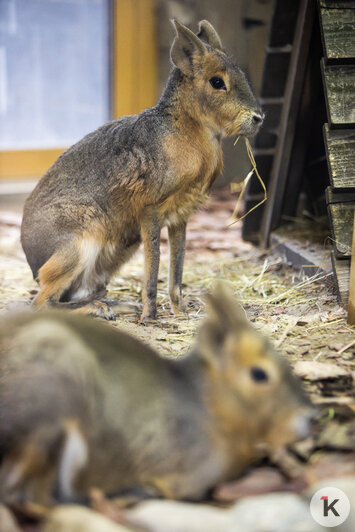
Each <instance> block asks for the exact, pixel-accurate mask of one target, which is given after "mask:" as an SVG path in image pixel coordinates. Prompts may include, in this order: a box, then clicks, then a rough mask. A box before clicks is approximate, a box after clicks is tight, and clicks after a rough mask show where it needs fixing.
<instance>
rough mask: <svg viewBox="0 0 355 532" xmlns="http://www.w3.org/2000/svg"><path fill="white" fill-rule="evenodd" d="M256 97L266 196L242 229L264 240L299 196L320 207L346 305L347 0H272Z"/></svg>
mask: <svg viewBox="0 0 355 532" xmlns="http://www.w3.org/2000/svg"><path fill="white" fill-rule="evenodd" d="M274 62H277V66H275V65H274ZM261 103H262V105H263V107H264V109H265V111H266V113H267V118H266V123H265V127H264V128H263V129H262V131H261V132H260V134H259V136H258V137H257V139H256V142H255V159H256V163H257V166H258V168H259V172H260V174H261V176H262V177H263V179H264V181H265V183H266V185H267V189H268V201H267V203H266V204H265V205H264V206H263V209H262V210H261V209H260V210H259V209H257V210H255V211H253V212H252V213H251V214H250V215H249V216H248V217H247V218H246V219H245V220H244V225H243V236H244V238H245V239H246V240H251V241H253V242H255V243H261V244H262V245H264V246H266V245H268V244H269V243H270V236H271V235H272V231H274V230H275V229H277V228H278V227H280V225H282V223H285V220H290V219H291V218H292V217H295V216H296V215H298V214H299V212H300V204H301V201H300V200H301V198H302V199H303V206H304V205H306V206H307V209H308V211H309V212H311V214H312V215H313V216H315V217H317V216H320V215H322V214H326V213H327V214H328V218H329V231H330V232H331V239H332V242H333V251H332V265H333V271H334V274H335V277H336V280H337V286H338V291H339V295H340V298H341V301H342V303H343V304H344V305H346V304H347V294H348V285H349V272H350V256H351V242H352V234H353V220H354V212H355V166H354V162H355V161H354V159H355V149H354V148H355V129H354V128H355V1H354V0H348V1H342V2H339V1H335V0H318V1H317V0H293V1H288V0H276V2H275V11H274V16H273V20H272V24H271V32H270V39H269V46H268V48H267V57H266V62H265V68H264V74H263V83H262V91H261ZM258 187H260V185H259V184H258V183H257V182H256V180H255V182H250V184H249V186H248V190H247V195H246V207H245V208H246V211H247V210H249V209H250V208H251V207H253V206H254V205H255V204H256V203H257V202H258V201H260V198H261V194H262V191H261V189H260V190H259V189H258ZM326 208H327V210H326ZM261 211H262V212H261ZM273 242H277V238H276V240H273ZM286 247H287V246H286ZM296 247H297V246H296ZM301 247H302V246H301ZM284 248H285V246H284ZM284 251H285V249H284ZM288 251H289V253H288V256H291V255H292V257H293V258H292V259H291V260H293V261H295V262H296V263H297V258H296V255H297V253H295V251H294V249H293V251H292V253H291V251H290V250H288ZM290 253H291V255H290ZM286 254H287V253H286ZM304 260H307V259H305V257H304V256H303V257H302V256H301V258H300V260H299V263H300V264H302V262H304Z"/></svg>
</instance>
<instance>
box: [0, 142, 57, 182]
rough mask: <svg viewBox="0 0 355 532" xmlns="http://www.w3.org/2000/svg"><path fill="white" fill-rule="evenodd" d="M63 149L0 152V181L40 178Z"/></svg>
mask: <svg viewBox="0 0 355 532" xmlns="http://www.w3.org/2000/svg"><path fill="white" fill-rule="evenodd" d="M64 149H65V148H60V149H59V148H58V149H49V150H10V151H0V179H13V178H19V177H21V178H30V179H33V178H34V177H40V176H42V175H43V174H44V172H45V171H46V170H48V168H49V167H50V166H51V165H52V164H53V163H54V161H55V160H56V159H57V158H58V157H59V155H60V154H61V153H63V151H64Z"/></svg>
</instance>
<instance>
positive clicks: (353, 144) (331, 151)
mask: <svg viewBox="0 0 355 532" xmlns="http://www.w3.org/2000/svg"><path fill="white" fill-rule="evenodd" d="M324 142H325V148H326V152H327V160H328V169H329V178H330V184H331V185H332V187H333V188H336V189H343V188H345V189H346V188H355V132H354V131H353V130H349V129H346V130H343V129H332V130H329V126H328V124H324Z"/></svg>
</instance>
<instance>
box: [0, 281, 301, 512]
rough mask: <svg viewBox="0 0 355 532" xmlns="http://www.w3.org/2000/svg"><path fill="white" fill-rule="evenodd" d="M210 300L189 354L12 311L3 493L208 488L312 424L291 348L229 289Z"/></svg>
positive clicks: (5, 375)
mask: <svg viewBox="0 0 355 532" xmlns="http://www.w3.org/2000/svg"><path fill="white" fill-rule="evenodd" d="M208 301H209V303H208V307H209V308H208V316H207V318H206V319H205V321H204V322H203V324H202V327H201V329H200V331H199V333H198V336H197V339H196V342H195V345H194V347H193V349H192V350H191V352H190V353H189V354H188V355H187V356H186V357H185V358H182V359H180V360H168V359H163V358H161V357H159V356H158V355H157V353H155V352H154V351H152V350H151V349H150V348H149V347H147V346H145V345H143V344H141V343H140V342H138V341H137V340H135V339H133V338H131V337H129V336H128V335H126V334H124V333H123V332H120V331H118V330H117V329H112V328H111V327H108V326H107V325H106V324H103V323H100V322H93V321H92V320H90V319H88V318H86V317H85V316H73V315H70V314H69V313H66V312H63V311H62V312H58V311H57V312H48V311H47V312H43V313H35V314H34V313H31V314H27V315H26V314H25V315H20V316H18V317H17V318H14V317H9V318H8V319H6V320H4V323H3V324H2V327H1V328H0V459H1V458H2V463H1V465H0V498H2V499H4V500H18V499H19V498H21V497H23V496H24V498H25V500H30V501H35V502H43V501H45V502H47V501H48V499H49V498H50V497H51V495H52V494H53V493H54V492H55V493H56V494H57V496H58V497H59V498H60V499H61V500H67V499H68V498H73V497H74V498H75V497H82V496H86V495H87V494H88V491H89V490H90V488H92V487H98V488H99V489H101V490H103V491H104V492H107V493H114V492H122V491H124V490H131V489H135V488H139V489H141V490H142V489H143V490H147V491H148V492H150V493H152V491H153V493H154V492H155V493H157V494H158V495H163V496H165V497H168V498H176V499H183V498H184V499H186V498H188V499H198V498H201V497H203V496H204V495H205V494H206V493H207V491H208V490H209V489H210V488H212V487H213V486H215V485H216V484H218V483H220V482H222V481H224V480H226V479H229V478H232V477H235V476H237V475H238V474H240V473H241V472H242V471H243V470H244V469H245V468H246V467H248V465H249V464H250V463H252V462H253V461H255V460H257V459H259V458H260V457H261V456H262V455H263V453H264V454H265V449H266V448H269V449H270V450H271V451H272V450H273V449H275V448H279V447H280V446H282V445H285V444H287V443H290V442H292V441H294V440H296V439H298V438H300V437H302V436H306V435H307V430H308V429H307V421H308V420H309V417H310V405H309V403H308V401H307V399H306V397H305V395H304V394H303V392H302V390H301V387H300V384H299V383H298V381H296V379H295V378H294V376H293V375H292V373H291V371H290V369H289V367H288V365H287V364H286V362H285V360H284V359H283V358H282V357H281V356H279V355H277V354H276V353H275V352H274V350H273V348H272V346H271V345H270V344H269V343H268V341H267V340H266V339H265V338H264V337H263V336H261V335H260V334H259V333H258V332H257V331H256V330H255V329H253V328H252V327H251V325H250V324H249V323H248V322H247V321H246V319H245V316H244V315H243V312H242V310H241V309H240V307H238V305H237V304H236V302H235V300H234V298H233V297H232V295H231V294H230V293H229V292H228V291H227V290H226V289H225V287H223V286H218V287H217V288H216V290H215V292H214V293H212V294H210V295H209V297H208ZM29 338H30V339H31V341H30V342H29V340H28V339H29ZM255 370H257V371H259V372H260V371H262V370H264V372H265V379H264V380H260V379H259V380H258V379H257V380H255V378H254V377H253V376H252V371H255ZM41 490H42V491H41ZM23 494H25V495H23Z"/></svg>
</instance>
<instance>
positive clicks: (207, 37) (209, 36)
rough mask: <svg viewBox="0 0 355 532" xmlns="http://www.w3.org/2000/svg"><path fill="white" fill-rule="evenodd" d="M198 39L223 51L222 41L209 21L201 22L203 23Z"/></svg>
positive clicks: (200, 26) (199, 26)
mask: <svg viewBox="0 0 355 532" xmlns="http://www.w3.org/2000/svg"><path fill="white" fill-rule="evenodd" d="M197 37H199V39H201V40H202V41H205V42H206V43H207V44H209V45H210V46H212V48H216V49H217V50H223V46H222V41H221V39H220V37H219V35H218V33H217V32H216V30H215V29H214V27H213V26H212V24H211V23H210V22H208V20H201V22H199V24H198V34H197Z"/></svg>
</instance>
